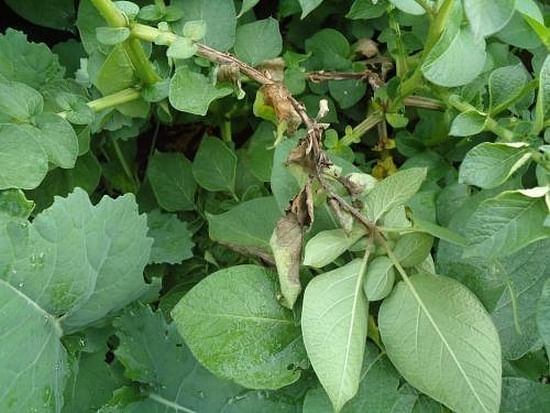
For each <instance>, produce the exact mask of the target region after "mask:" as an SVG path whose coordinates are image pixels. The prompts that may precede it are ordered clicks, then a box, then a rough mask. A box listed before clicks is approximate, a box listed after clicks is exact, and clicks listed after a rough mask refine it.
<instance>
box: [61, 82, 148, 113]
mask: <svg viewBox="0 0 550 413" xmlns="http://www.w3.org/2000/svg"><path fill="white" fill-rule="evenodd" d="M140 96H141V94H140V92H139V90H137V89H134V88H128V89H124V90H121V91H120V92H116V93H113V94H112V95H107V96H103V97H102V98H99V99H96V100H92V101H90V102H88V103H87V105H88V106H89V107H90V109H92V110H93V111H94V112H101V111H102V110H106V109H111V108H114V107H115V106H118V105H122V104H124V103H128V102H132V101H134V100H136V99H138V98H139V97H140ZM57 115H58V116H61V117H62V118H66V117H67V112H66V111H64V112H58V113H57Z"/></svg>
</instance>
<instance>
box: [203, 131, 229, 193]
mask: <svg viewBox="0 0 550 413" xmlns="http://www.w3.org/2000/svg"><path fill="white" fill-rule="evenodd" d="M236 174H237V155H235V152H233V150H231V149H230V148H229V147H228V146H227V145H226V144H225V143H223V141H222V140H221V139H218V138H215V137H213V136H205V137H204V138H203V139H202V141H201V144H200V146H199V150H198V152H197V154H196V155H195V159H194V160H193V176H194V177H195V179H196V181H197V183H198V184H199V185H200V186H202V187H203V188H204V189H207V190H208V191H228V192H230V193H234V192H235V176H236Z"/></svg>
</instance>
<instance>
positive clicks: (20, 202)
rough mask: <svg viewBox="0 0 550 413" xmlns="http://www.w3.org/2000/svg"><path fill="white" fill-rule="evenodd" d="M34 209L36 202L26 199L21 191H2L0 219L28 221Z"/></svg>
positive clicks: (0, 196)
mask: <svg viewBox="0 0 550 413" xmlns="http://www.w3.org/2000/svg"><path fill="white" fill-rule="evenodd" d="M33 209H34V202H33V201H30V200H28V199H27V198H26V197H25V194H24V193H23V191H21V190H19V189H8V190H6V191H0V217H1V216H2V215H3V216H8V217H12V218H24V219H27V218H28V217H29V216H30V214H31V212H32V210H33Z"/></svg>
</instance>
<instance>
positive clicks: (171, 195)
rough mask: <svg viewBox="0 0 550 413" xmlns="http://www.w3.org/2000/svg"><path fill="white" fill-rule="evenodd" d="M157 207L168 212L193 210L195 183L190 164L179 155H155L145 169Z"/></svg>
mask: <svg viewBox="0 0 550 413" xmlns="http://www.w3.org/2000/svg"><path fill="white" fill-rule="evenodd" d="M147 178H148V179H149V182H150V183H151V187H152V188H153V192H154V194H155V198H156V199H157V202H158V203H159V205H160V206H161V207H162V208H163V209H165V210H167V211H170V212H174V211H189V210H192V209H195V191H196V189H197V183H196V182H195V178H194V177H193V172H192V170H191V162H189V160H188V159H187V158H186V157H185V156H183V155H182V154H179V153H162V152H157V153H155V154H154V155H153V156H152V157H151V159H150V161H149V166H148V168H147Z"/></svg>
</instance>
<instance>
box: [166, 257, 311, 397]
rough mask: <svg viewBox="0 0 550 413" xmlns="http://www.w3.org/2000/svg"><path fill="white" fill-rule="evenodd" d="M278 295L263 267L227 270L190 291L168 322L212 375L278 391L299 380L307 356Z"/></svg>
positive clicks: (272, 279) (275, 282)
mask: <svg viewBox="0 0 550 413" xmlns="http://www.w3.org/2000/svg"><path fill="white" fill-rule="evenodd" d="M276 292H277V281H276V279H275V277H274V276H273V274H271V273H268V272H267V271H266V270H265V269H264V268H262V267H259V266H254V265H242V266H237V267H230V268H226V269H224V270H220V271H218V272H216V273H214V274H211V275H210V276H208V277H207V278H205V279H204V280H202V281H201V282H200V283H199V284H197V285H196V286H195V287H193V289H191V291H190V292H189V293H187V294H186V295H185V296H184V297H183V299H182V300H181V301H180V302H179V303H178V304H177V305H176V307H175V308H174V309H173V310H172V318H173V319H174V322H175V323H176V326H177V328H178V331H179V332H180V334H181V335H182V336H183V338H184V339H185V342H186V343H187V345H188V346H189V348H190V349H191V351H192V352H193V354H194V355H195V356H196V357H197V359H198V360H199V361H200V362H201V363H202V364H204V365H205V366H206V367H207V368H208V369H209V370H210V371H212V372H213V373H214V374H216V375H218V376H220V377H222V378H226V379H230V380H233V381H235V382H237V383H240V384H242V385H243V386H246V387H248V388H258V389H277V388H280V387H283V386H285V385H288V384H290V383H293V382H295V381H296V380H298V378H299V377H300V371H299V370H298V367H300V366H303V365H304V363H306V356H305V350H304V347H303V344H302V337H301V333H300V328H299V327H298V326H297V324H296V322H295V320H294V319H293V318H294V317H293V314H292V312H290V311H289V310H287V309H285V308H284V307H282V306H281V305H280V304H279V303H278V302H277V300H276V298H275V296H276ZM273 343H277V344H276V345H273Z"/></svg>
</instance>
